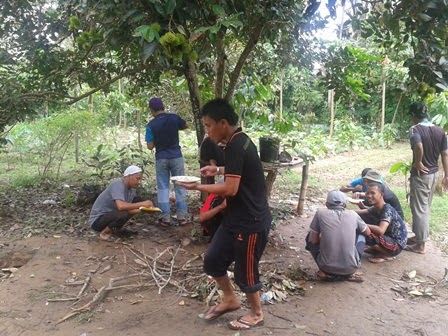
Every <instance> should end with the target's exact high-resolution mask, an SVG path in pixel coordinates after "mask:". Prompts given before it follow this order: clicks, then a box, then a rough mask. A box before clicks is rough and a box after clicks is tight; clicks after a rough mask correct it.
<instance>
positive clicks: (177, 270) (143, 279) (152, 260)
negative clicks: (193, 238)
mask: <svg viewBox="0 0 448 336" xmlns="http://www.w3.org/2000/svg"><path fill="white" fill-rule="evenodd" d="M122 245H123V247H124V248H123V250H122V252H123V260H124V264H125V265H127V266H128V267H129V268H130V269H132V270H133V271H134V273H132V274H127V275H123V276H121V277H116V278H110V279H109V283H108V284H107V286H103V287H101V288H100V289H99V290H98V292H97V293H96V294H95V296H94V297H93V299H92V300H91V301H90V302H88V303H86V304H85V305H83V306H82V307H79V308H76V309H73V310H72V311H71V312H70V313H68V314H66V315H65V316H64V317H62V318H61V319H59V320H58V321H57V322H56V324H59V323H62V322H64V321H66V320H68V319H69V318H71V317H73V316H76V315H77V314H80V313H83V312H86V311H90V310H91V309H92V308H93V307H94V306H96V305H98V304H99V303H100V302H101V301H102V300H104V298H105V297H106V296H107V295H108V293H109V292H110V291H112V290H117V289H133V288H142V287H150V286H157V287H158V293H159V294H161V293H162V290H163V289H164V288H165V287H166V286H167V285H171V286H173V287H175V288H177V290H178V292H179V293H180V295H182V294H185V293H187V294H193V292H194V291H191V290H190V291H189V290H188V289H187V288H186V287H185V286H186V285H187V284H189V283H190V284H191V283H192V282H193V283H196V282H197V281H200V279H204V278H206V276H205V274H204V273H203V272H202V265H192V263H193V262H194V261H196V260H198V259H201V256H199V255H198V256H195V257H193V258H191V259H189V260H187V261H186V262H185V263H183V264H181V265H176V257H177V255H178V253H179V251H181V248H180V246H178V247H177V248H175V247H173V246H170V247H167V248H166V249H165V250H163V251H162V252H158V251H157V250H156V255H155V256H150V255H148V254H147V253H145V246H144V244H142V249H141V250H138V249H136V248H135V247H134V246H133V245H131V244H126V243H122ZM125 252H128V253H130V254H132V255H133V256H134V257H135V259H133V261H134V262H135V263H136V264H137V265H139V266H140V267H139V268H137V267H135V266H131V265H129V264H128V260H129V259H128V258H127V256H126V253H125ZM114 257H115V256H113V257H104V258H102V259H98V258H96V257H92V256H91V257H89V258H87V260H86V261H88V260H97V261H99V262H100V264H99V265H98V267H97V268H96V270H95V271H93V272H92V271H90V275H89V276H87V277H86V279H85V280H84V281H76V285H82V288H81V289H80V291H79V292H78V294H77V295H76V297H75V296H74V297H68V298H62V299H48V300H47V301H48V302H57V301H74V300H80V299H81V298H82V297H83V296H84V295H85V291H86V289H87V288H88V286H89V284H90V283H91V280H92V278H91V276H92V274H94V273H96V271H98V269H100V265H101V263H102V262H103V261H106V260H109V262H110V261H112V260H113V259H114ZM167 257H168V260H167ZM131 260H132V259H131ZM111 268H112V264H109V265H108V266H106V267H104V268H103V269H102V270H101V271H100V272H99V274H103V273H105V272H107V271H109V270H110V269H111ZM199 270H200V274H198V273H193V272H197V271H199ZM175 277H177V278H180V277H183V279H179V280H176V279H175ZM135 278H138V279H139V280H138V281H137V283H134V284H122V285H120V284H117V283H118V282H122V281H125V280H130V279H135ZM74 284H75V282H72V283H71V284H70V285H74ZM217 290H218V286H217V285H216V284H214V288H213V290H212V291H211V293H210V294H209V295H208V297H207V305H209V304H210V301H211V300H212V299H213V297H214V296H215V294H216V292H217Z"/></svg>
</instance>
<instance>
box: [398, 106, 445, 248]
mask: <svg viewBox="0 0 448 336" xmlns="http://www.w3.org/2000/svg"><path fill="white" fill-rule="evenodd" d="M409 113H410V114H411V116H412V122H413V124H414V126H412V127H411V128H410V130H409V133H410V142H411V148H412V154H413V157H412V170H411V178H410V202H409V206H410V208H411V212H412V231H413V232H414V233H415V238H414V239H413V241H412V240H411V239H410V240H411V241H409V240H408V242H411V243H413V244H410V245H408V246H407V247H406V250H407V251H411V252H416V253H425V252H426V250H425V243H426V242H427V241H428V240H429V212H430V208H431V202H432V197H433V195H434V190H435V188H436V185H437V180H438V174H439V164H438V160H439V156H441V157H442V165H443V170H444V174H445V175H444V178H443V182H442V183H443V187H444V188H445V189H446V188H448V147H447V146H448V145H447V137H446V134H445V132H444V130H443V129H442V128H441V127H439V126H436V125H434V124H433V123H431V122H430V121H429V120H428V117H429V115H428V107H427V106H426V105H425V103H423V102H415V103H412V104H411V106H410V108H409Z"/></svg>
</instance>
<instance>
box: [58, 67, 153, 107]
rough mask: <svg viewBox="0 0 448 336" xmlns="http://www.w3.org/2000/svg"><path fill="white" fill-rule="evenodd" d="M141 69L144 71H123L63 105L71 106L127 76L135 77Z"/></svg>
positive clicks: (138, 69)
mask: <svg viewBox="0 0 448 336" xmlns="http://www.w3.org/2000/svg"><path fill="white" fill-rule="evenodd" d="M143 69H144V67H140V68H136V69H132V70H127V71H124V72H122V73H121V74H119V75H118V76H115V77H114V78H111V79H109V80H108V81H106V82H104V83H103V84H102V85H100V86H98V87H96V88H94V89H92V90H90V91H88V92H86V93H84V94H82V95H80V96H77V97H72V98H71V100H69V101H67V102H65V104H66V105H72V104H74V103H76V102H78V101H80V100H82V99H84V98H86V97H88V96H90V95H92V94H94V93H95V92H98V91H100V90H102V89H104V88H106V87H108V86H110V85H111V84H113V83H115V82H116V81H117V80H119V79H121V78H124V77H127V76H131V75H135V74H136V73H137V72H140V71H141V70H143Z"/></svg>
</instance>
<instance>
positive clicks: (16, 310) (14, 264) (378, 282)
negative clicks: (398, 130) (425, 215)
mask: <svg viewBox="0 0 448 336" xmlns="http://www.w3.org/2000/svg"><path fill="white" fill-rule="evenodd" d="M409 154H410V153H409V149H408V147H407V145H405V144H402V145H398V146H394V148H393V149H391V150H389V151H385V150H372V151H365V150H363V151H358V152H353V153H350V154H344V155H339V156H336V157H332V158H329V159H325V160H320V161H319V162H316V163H314V164H313V165H312V166H311V170H310V174H311V176H312V177H313V178H318V179H319V180H320V181H321V182H322V181H325V184H326V185H327V186H328V189H325V190H315V189H311V190H310V191H309V193H308V195H309V196H308V198H307V202H306V207H305V210H306V213H305V215H303V216H301V217H298V216H294V215H293V213H292V211H290V212H287V213H286V215H285V216H284V219H283V220H282V221H281V222H280V223H279V224H278V226H277V229H276V230H275V231H273V232H272V233H271V238H270V243H269V245H268V247H267V250H266V252H265V254H264V257H263V260H264V263H263V264H262V265H261V269H262V273H263V274H264V275H265V278H269V279H270V281H271V282H270V283H271V284H272V283H273V282H275V279H277V280H278V279H280V280H279V281H281V279H288V281H290V282H292V283H294V285H295V287H296V289H295V290H291V291H288V290H285V288H284V286H283V288H279V289H280V290H281V291H282V292H283V293H285V295H286V299H285V301H284V302H278V301H275V300H273V304H269V303H267V304H266V305H264V306H263V308H264V312H265V325H264V326H263V327H259V328H256V329H254V330H251V331H245V332H241V333H240V334H243V333H244V334H248V335H421V336H423V335H431V336H432V335H447V330H448V314H447V309H448V308H447V307H448V284H447V283H446V282H444V281H443V278H444V276H445V268H448V259H447V256H446V255H444V254H443V253H442V252H440V250H439V249H438V247H437V246H436V244H434V243H430V244H429V247H428V250H427V253H426V254H425V255H418V254H413V253H410V252H403V253H401V254H400V255H399V256H398V257H397V258H396V260H393V261H390V262H385V263H382V264H371V263H369V262H368V261H367V260H364V261H363V265H362V268H361V269H360V272H361V273H362V276H363V278H364V280H365V281H364V282H362V283H354V282H316V281H311V280H306V279H307V278H306V273H313V272H314V271H316V270H317V268H316V266H315V264H314V262H313V260H312V258H311V256H310V255H309V253H308V252H307V251H305V250H304V243H303V240H304V237H305V234H306V232H307V231H308V227H309V223H310V220H311V218H312V215H313V213H314V211H315V209H316V208H317V207H320V206H323V200H324V198H323V197H324V195H325V194H326V192H327V191H328V190H329V189H332V188H335V187H338V186H340V185H342V184H344V183H345V182H346V181H348V180H350V179H352V178H354V177H356V176H357V175H358V174H359V173H360V171H361V170H362V168H364V167H365V166H374V168H377V169H379V170H380V171H382V172H387V170H388V167H390V165H391V163H394V162H398V161H405V160H408V158H409ZM379 164H380V166H378V165H379ZM385 177H386V181H387V182H388V184H389V185H390V186H392V187H393V185H394V184H395V183H396V184H398V183H402V181H401V177H395V176H394V177H392V176H388V175H387V174H385ZM282 182H284V181H283V179H282V178H281V177H279V178H278V180H277V181H276V184H277V183H282ZM56 194H57V192H56ZM3 196H4V198H5V199H3V200H2V205H1V206H2V208H1V209H0V210H1V215H2V217H1V218H0V232H1V234H0V266H1V268H2V269H9V270H8V271H3V272H1V271H0V278H1V277H2V274H3V279H1V280H0V289H1V290H0V335H1V336H19V335H21V336H27V335H30V336H31V335H33V336H35V335H76V336H78V335H89V336H93V335H95V336H96V335H98V336H102V335H136V336H138V335H147V334H150V335H237V334H238V333H237V332H235V331H231V330H229V329H228V328H227V326H226V323H227V322H228V321H229V320H230V319H233V318H236V317H238V316H240V315H242V314H243V311H244V309H245V308H243V309H242V310H241V311H238V312H234V313H230V314H227V315H224V316H223V317H220V318H218V319H217V320H215V321H214V322H209V323H207V322H205V321H203V319H201V318H200V316H199V315H200V314H201V313H203V312H204V310H205V308H206V307H205V303H204V300H199V299H198V298H197V297H195V296H196V295H191V294H186V293H185V291H180V290H179V288H181V287H182V288H184V289H185V288H188V289H191V288H193V287H194V286H192V284H194V283H195V281H196V280H197V281H199V279H203V276H202V275H201V271H200V267H201V254H202V253H203V252H204V251H205V249H206V243H205V242H202V243H201V242H196V241H195V240H192V232H191V230H192V227H191V226H187V227H176V228H168V229H165V228H160V227H158V226H155V225H152V224H151V223H152V222H153V218H151V217H148V218H146V220H140V221H137V222H134V224H133V228H134V229H137V230H138V232H139V233H138V235H137V236H136V237H135V238H132V239H131V238H127V239H123V240H121V241H119V242H115V243H114V242H103V241H98V239H97V238H96V237H95V236H94V235H93V234H92V233H91V232H90V231H88V230H85V229H79V228H77V227H76V226H75V228H73V226H68V228H72V229H67V230H65V231H64V232H62V233H61V232H56V233H54V232H51V230H49V229H48V228H42V227H41V226H38V225H37V226H36V227H38V228H37V229H35V230H34V231H30V230H29V228H28V229H27V228H24V227H22V226H21V219H22V220H23V218H24V217H23V216H26V210H27V209H26V207H25V206H24V209H22V210H18V209H17V206H15V208H14V209H13V214H8V213H7V211H6V210H5V209H6V208H5V207H7V206H8V200H7V196H5V195H3ZM52 196H54V197H53V198H56V197H57V195H52ZM34 197H35V198H37V199H39V202H40V203H42V202H41V201H42V200H44V199H47V198H49V197H50V195H48V194H46V195H41V196H39V195H34ZM288 197H289V196H288ZM290 198H291V200H290V201H289V202H286V203H284V204H288V203H289V204H291V205H290V207H291V210H292V209H294V206H295V203H294V202H295V201H296V200H297V199H296V198H293V197H290ZM278 199H279V196H278V195H275V196H274V197H273V201H272V202H277V201H278ZM47 208H48V206H47ZM21 211H23V212H24V213H25V214H22V213H21ZM85 211H88V209H85ZM84 215H85V214H84ZM33 216H40V218H36V222H37V223H45V222H46V221H50V219H51V220H52V221H54V220H55V218H56V219H57V220H59V221H64V220H66V221H67V222H70V223H71V224H73V222H76V221H79V218H82V215H79V214H76V213H74V212H73V210H70V209H65V208H64V209H61V208H59V205H58V204H53V205H51V211H45V208H43V207H42V208H40V210H39V212H38V213H37V214H36V213H33ZM58 216H59V217H58ZM18 233H20V234H18ZM30 233H31V234H30ZM39 234H40V235H39ZM24 236H25V237H28V238H24ZM170 247H172V248H170ZM167 248H168V249H167ZM170 253H172V255H175V258H174V257H172V256H171V254H170ZM161 254H163V255H161ZM142 256H143V257H142ZM145 256H146V259H145ZM151 257H152V258H155V259H157V260H158V261H160V263H158V265H157V266H156V267H155V268H154V267H153V266H154V263H153V261H152V260H150V258H151ZM173 258H174V259H175V262H174V264H170V263H169V261H170V260H173ZM136 260H139V261H136ZM173 265H174V266H173ZM157 267H158V268H157ZM13 268H16V270H14V269H13ZM151 268H152V269H153V271H156V272H160V273H161V272H162V271H164V272H168V273H170V272H171V273H172V274H173V277H172V279H171V280H173V282H172V283H170V284H168V285H167V286H166V287H164V288H163V290H161V294H158V286H157V285H155V284H154V281H150V279H151V277H148V276H147V275H148V274H150V269H151ZM11 269H12V271H14V272H13V273H11ZM299 271H304V272H303V273H300V272H299ZM412 271H415V274H416V275H415V276H414V274H413V273H414V272H412ZM294 272H295V273H294ZM293 273H294V274H295V275H296V276H293ZM299 273H300V274H299ZM11 274H12V275H13V276H11ZM131 274H140V275H141V276H138V277H132V278H126V279H123V280H122V281H118V280H116V281H114V282H111V280H110V279H111V278H118V277H123V276H126V275H131ZM142 274H145V275H146V276H144V275H142ZM175 274H176V275H175ZM201 276H202V277H201ZM87 277H90V281H89V282H88V286H86V287H85V290H84V291H83V290H82V289H83V283H84V280H85V279H86V278H87ZM194 277H196V278H194ZM158 279H159V281H160V283H159V286H162V285H163V281H162V280H160V279H161V278H160V277H159V278H158ZM269 279H268V280H266V279H265V282H266V283H269ZM273 279H274V280H273ZM136 285H137V286H139V287H131V286H136ZM103 286H106V287H108V286H109V287H113V288H115V289H112V290H110V291H107V292H103V293H106V295H105V296H104V297H101V298H100V300H98V301H97V304H94V305H92V309H90V310H87V311H85V312H81V313H80V314H77V315H76V316H73V317H72V318H69V319H67V320H66V321H64V322H61V323H59V324H58V321H60V320H61V319H62V318H64V317H65V316H66V315H67V314H69V313H70V312H73V311H74V309H77V308H79V307H82V306H83V305H85V304H87V303H88V302H89V301H91V300H92V299H93V298H94V296H95V294H96V293H97V292H98V291H101V288H102V287H103ZM126 286H128V287H126ZM207 286H208V287H209V288H211V287H210V283H209V284H207ZM117 287H120V288H117ZM266 290H267V291H268V290H274V291H275V288H274V287H267V288H266ZM81 292H82V294H81V295H80V299H79V301H76V300H71V301H60V302H53V301H51V300H52V299H55V298H59V299H60V298H71V299H73V298H74V297H76V296H77V295H78V293H81ZM182 292H183V294H182ZM412 293H413V294H412ZM207 294H208V293H207ZM429 294H431V295H429ZM69 295H70V296H69ZM192 296H193V297H192Z"/></svg>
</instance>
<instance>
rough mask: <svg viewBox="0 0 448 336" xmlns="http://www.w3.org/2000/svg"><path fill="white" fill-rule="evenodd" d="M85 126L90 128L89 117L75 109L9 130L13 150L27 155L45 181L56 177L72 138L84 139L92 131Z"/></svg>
mask: <svg viewBox="0 0 448 336" xmlns="http://www.w3.org/2000/svg"><path fill="white" fill-rule="evenodd" d="M89 125H92V116H91V115H90V114H89V113H88V112H86V111H75V110H71V111H70V113H60V114H55V115H53V116H51V117H49V118H45V119H38V120H36V121H35V122H34V123H33V124H28V125H19V127H17V128H15V129H13V130H12V131H11V137H13V139H14V143H15V146H14V151H15V152H18V153H21V154H22V155H24V154H25V153H27V152H28V153H30V154H31V155H32V157H31V160H32V162H34V163H36V164H38V167H39V168H38V171H39V174H40V175H41V176H42V177H44V178H48V177H49V176H50V175H51V174H53V173H56V176H57V177H58V176H59V174H60V167H61V164H62V162H63V161H64V160H65V158H66V155H67V153H68V150H69V148H73V146H74V141H73V140H74V138H75V135H78V137H79V138H81V139H82V138H83V137H84V136H85V137H87V136H88V135H89V133H90V132H91V131H92V128H91V127H89Z"/></svg>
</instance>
